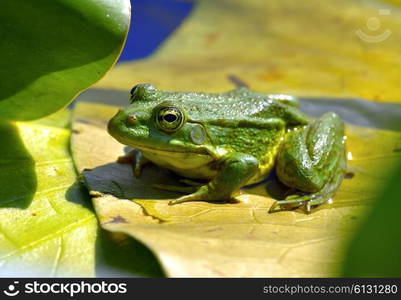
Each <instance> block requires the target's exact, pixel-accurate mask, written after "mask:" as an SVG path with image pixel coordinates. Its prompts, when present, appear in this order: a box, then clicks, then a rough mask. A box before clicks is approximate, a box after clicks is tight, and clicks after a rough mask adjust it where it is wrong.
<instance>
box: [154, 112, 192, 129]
mask: <svg viewBox="0 0 401 300" xmlns="http://www.w3.org/2000/svg"><path fill="white" fill-rule="evenodd" d="M156 121H157V124H158V126H159V128H160V129H161V130H163V131H166V132H174V131H177V130H179V129H180V128H181V127H182V125H184V121H185V116H184V114H183V113H182V112H181V110H179V109H178V108H177V107H173V106H168V107H162V108H160V109H159V110H158V112H157V116H156Z"/></svg>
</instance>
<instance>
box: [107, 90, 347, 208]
mask: <svg viewBox="0 0 401 300" xmlns="http://www.w3.org/2000/svg"><path fill="white" fill-rule="evenodd" d="M298 105H299V103H298V99H297V98H296V97H294V96H290V95H282V94H262V93H257V92H253V91H251V90H249V89H247V88H245V87H240V88H236V89H234V90H231V91H228V92H225V93H198V92H196V93H195V92H168V91H162V90H159V89H157V88H156V87H155V86H153V85H151V84H138V85H136V86H134V87H133V88H132V90H131V92H130V105H129V106H128V107H127V108H126V109H124V110H120V111H119V112H118V113H117V114H116V115H115V116H114V117H113V118H112V119H111V120H110V121H109V123H108V132H109V133H110V135H112V136H113V137H114V138H115V139H116V140H117V141H119V142H120V143H122V144H125V145H128V146H130V147H132V148H134V149H135V151H134V152H131V153H130V154H129V155H128V156H127V157H129V158H130V159H129V160H130V161H132V163H133V167H134V174H135V176H137V177H139V176H140V173H141V170H142V167H143V166H144V164H145V163H147V162H152V163H154V164H156V165H158V166H160V167H163V168H167V169H169V170H171V171H173V172H174V173H177V174H179V175H181V176H183V177H185V178H186V180H184V182H185V183H187V184H188V189H186V191H187V192H188V194H186V195H183V196H182V197H180V198H178V199H174V200H172V201H170V202H169V204H171V205H173V204H178V203H183V202H188V201H226V200H230V199H234V197H235V196H236V195H237V194H238V193H239V191H240V188H241V187H243V186H245V185H249V184H252V183H256V182H259V181H261V180H263V178H265V177H266V176H267V175H268V174H269V173H270V172H271V171H272V170H273V169H274V170H275V172H276V175H277V178H278V179H279V181H280V182H281V183H283V184H284V185H286V186H288V187H289V188H290V189H289V190H291V191H293V193H291V194H290V195H288V196H287V197H286V198H285V199H282V200H279V201H276V203H275V204H274V205H273V206H272V208H271V209H270V211H271V212H275V211H280V210H287V209H294V208H298V207H301V208H303V209H305V211H307V212H309V211H311V208H314V207H316V206H318V205H319V204H322V203H324V202H326V201H327V200H328V199H330V198H331V197H332V196H333V195H334V193H335V192H336V190H337V188H338V187H339V185H340V184H341V181H342V178H343V174H344V172H345V164H346V158H345V145H344V123H343V121H342V120H341V118H340V117H339V116H338V115H336V114H335V113H332V112H328V113H325V114H323V115H322V116H321V117H320V118H318V119H316V120H309V118H308V117H307V116H306V115H305V114H303V113H302V112H301V111H300V110H299V109H298ZM127 157H126V158H127ZM123 161H126V159H124V158H120V162H123ZM202 181H203V182H202ZM165 188H167V189H175V188H174V187H168V186H165ZM176 188H178V187H176Z"/></svg>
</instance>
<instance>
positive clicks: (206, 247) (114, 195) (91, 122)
mask: <svg viewBox="0 0 401 300" xmlns="http://www.w3.org/2000/svg"><path fill="white" fill-rule="evenodd" d="M322 103H323V102H322ZM315 105H319V102H317V101H316V103H315ZM116 110H117V108H113V107H110V106H104V105H99V104H97V105H95V104H87V103H78V104H77V106H76V107H75V112H74V120H75V121H74V123H73V130H74V135H73V138H72V150H73V155H74V160H75V162H76V165H77V168H78V169H79V170H80V171H82V170H85V171H84V172H83V175H84V180H85V182H86V185H87V186H88V189H89V190H90V193H91V194H92V196H93V204H94V207H95V211H96V213H97V216H98V218H99V221H100V223H101V226H102V227H103V228H104V229H107V230H110V231H112V232H123V233H126V234H128V235H131V236H132V237H134V238H136V239H138V240H139V241H141V242H142V243H144V244H145V245H146V246H148V247H149V248H150V249H151V250H152V251H153V252H154V253H155V255H156V256H157V257H158V259H159V260H160V262H161V264H162V266H163V268H164V270H165V272H166V273H167V275H169V276H218V277H224V276H229V277H233V276H234V277H250V276H259V277H273V276H283V277H287V276H305V277H311V276H334V275H338V274H339V272H340V269H341V264H342V262H343V251H344V247H343V245H344V242H345V241H347V239H348V238H349V236H350V234H351V233H353V231H354V226H355V224H356V223H357V222H358V220H359V219H360V218H361V216H363V215H364V212H365V210H366V207H367V205H368V204H369V203H370V200H371V199H372V198H374V197H375V195H376V194H377V190H378V188H380V186H381V184H382V183H383V182H386V181H387V180H388V177H387V174H386V172H385V170H386V169H389V168H391V166H392V165H394V161H396V159H397V157H399V156H400V155H399V153H398V152H395V151H394V147H395V146H396V143H397V142H398V139H399V138H400V133H399V132H395V131H385V130H378V129H373V128H363V127H357V126H347V129H346V133H347V136H348V139H347V149H348V152H349V153H348V157H349V159H350V161H349V164H348V171H349V172H350V173H349V175H348V176H347V177H348V179H345V180H344V182H343V184H342V185H341V188H340V189H339V191H338V193H337V195H336V196H335V198H334V201H333V203H332V204H325V205H322V206H321V207H320V208H319V209H318V210H316V211H315V212H314V213H312V214H311V215H306V214H304V213H303V212H302V211H298V210H297V211H287V212H281V213H276V214H269V213H268V210H269V208H270V206H271V205H272V203H273V201H274V200H273V199H272V198H271V197H270V196H269V195H268V193H267V192H266V188H267V187H268V186H269V184H270V182H269V180H268V181H267V182H264V183H262V184H260V185H257V186H256V187H253V188H251V189H244V190H243V194H242V195H241V196H240V197H239V199H240V200H241V203H236V204H231V203H225V204H218V203H206V202H192V203H191V202H190V203H184V204H181V205H176V206H169V205H168V201H169V200H170V199H171V198H175V197H177V196H178V195H177V194H171V193H168V192H165V191H161V190H156V189H155V188H153V187H152V186H151V185H152V184H154V183H158V182H163V183H165V182H172V181H174V178H172V176H171V175H169V174H166V173H165V171H164V170H162V169H159V168H157V167H155V166H153V167H150V168H145V170H144V174H143V176H142V177H141V179H139V180H138V179H135V178H134V177H133V174H132V169H131V167H130V166H129V165H126V164H118V163H115V160H116V158H117V156H119V155H122V154H123V153H124V146H123V145H121V144H119V143H117V142H116V141H114V139H113V138H111V137H110V136H109V135H108V134H107V132H106V123H107V121H108V119H109V118H110V117H111V116H112V115H113V114H114V113H115V112H116ZM367 144H369V145H380V147H367V146H366V145H367ZM177 184H178V183H177Z"/></svg>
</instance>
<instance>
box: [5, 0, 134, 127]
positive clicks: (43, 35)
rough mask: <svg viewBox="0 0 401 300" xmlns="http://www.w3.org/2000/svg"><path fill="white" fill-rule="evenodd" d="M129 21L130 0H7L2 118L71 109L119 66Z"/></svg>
mask: <svg viewBox="0 0 401 300" xmlns="http://www.w3.org/2000/svg"><path fill="white" fill-rule="evenodd" d="M129 20H130V1H129V0H102V1H98V0H86V1H76V0H41V1H36V0H24V1H15V0H2V2H1V9H0V24H2V26H1V27H0V38H1V41H2V42H1V44H0V79H1V88H0V118H2V119H8V120H32V119H36V118H40V117H43V116H46V115H48V114H50V113H53V112H55V111H57V110H59V109H61V108H62V107H64V106H66V105H67V104H68V103H69V102H71V101H72V99H73V98H74V97H75V96H76V95H77V94H78V93H79V92H81V91H83V90H85V89H86V88H88V87H89V86H90V85H92V84H93V83H95V82H96V81H98V80H99V79H100V78H101V77H102V76H103V75H104V74H105V72H106V71H107V70H109V69H110V68H111V66H112V65H113V64H114V63H115V61H116V60H117V58H118V56H119V54H120V51H121V49H122V46H123V44H124V41H125V36H126V34H127V31H128V27H129Z"/></svg>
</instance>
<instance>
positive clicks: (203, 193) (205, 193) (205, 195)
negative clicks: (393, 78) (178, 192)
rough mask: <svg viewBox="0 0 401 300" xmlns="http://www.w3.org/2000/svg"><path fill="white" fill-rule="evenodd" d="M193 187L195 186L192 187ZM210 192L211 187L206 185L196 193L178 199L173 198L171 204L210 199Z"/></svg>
mask: <svg viewBox="0 0 401 300" xmlns="http://www.w3.org/2000/svg"><path fill="white" fill-rule="evenodd" d="M191 188H193V187H191ZM209 196H210V193H209V189H208V187H207V186H206V185H204V186H201V187H200V188H199V189H198V190H197V191H196V192H195V193H192V194H189V195H185V196H182V197H180V198H178V199H175V200H171V201H170V202H169V205H175V204H179V203H183V202H190V201H208V200H210V197H209Z"/></svg>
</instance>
